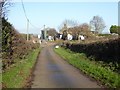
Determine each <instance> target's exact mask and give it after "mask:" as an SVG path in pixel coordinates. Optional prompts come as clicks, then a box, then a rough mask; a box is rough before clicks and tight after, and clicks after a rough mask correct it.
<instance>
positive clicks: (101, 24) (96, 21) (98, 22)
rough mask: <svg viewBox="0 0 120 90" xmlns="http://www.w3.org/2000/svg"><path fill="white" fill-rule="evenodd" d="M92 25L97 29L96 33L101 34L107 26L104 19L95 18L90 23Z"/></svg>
mask: <svg viewBox="0 0 120 90" xmlns="http://www.w3.org/2000/svg"><path fill="white" fill-rule="evenodd" d="M90 25H91V26H92V27H93V28H94V29H95V31H96V32H98V33H101V32H102V31H103V30H104V28H105V27H106V26H105V23H104V20H103V19H102V17H99V16H94V17H93V19H92V20H91V21H90Z"/></svg>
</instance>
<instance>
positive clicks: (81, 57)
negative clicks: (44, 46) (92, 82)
mask: <svg viewBox="0 0 120 90" xmlns="http://www.w3.org/2000/svg"><path fill="white" fill-rule="evenodd" d="M54 51H55V52H56V53H57V54H58V55H60V56H61V57H62V58H63V59H64V60H66V61H67V62H69V63H70V64H72V65H73V66H75V67H77V68H78V69H80V70H81V71H82V72H84V73H86V74H89V75H90V76H91V77H93V78H95V79H96V80H99V81H101V82H102V83H104V84H105V85H106V86H109V87H111V88H118V87H119V85H120V75H119V74H117V73H115V72H113V71H111V70H110V69H106V68H104V67H101V66H100V65H96V64H95V61H94V62H93V61H90V60H89V59H88V58H87V56H86V55H85V54H84V53H75V52H72V51H70V50H68V49H64V48H61V47H60V48H58V49H54Z"/></svg>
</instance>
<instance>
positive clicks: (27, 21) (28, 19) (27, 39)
mask: <svg viewBox="0 0 120 90" xmlns="http://www.w3.org/2000/svg"><path fill="white" fill-rule="evenodd" d="M28 30H29V19H27V41H28V40H29V32H28Z"/></svg>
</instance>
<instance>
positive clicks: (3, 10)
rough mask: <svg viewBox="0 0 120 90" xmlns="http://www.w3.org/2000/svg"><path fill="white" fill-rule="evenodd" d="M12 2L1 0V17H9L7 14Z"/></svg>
mask: <svg viewBox="0 0 120 90" xmlns="http://www.w3.org/2000/svg"><path fill="white" fill-rule="evenodd" d="M11 5H12V3H10V1H9V0H0V16H1V18H2V17H4V18H7V14H8V11H9V10H8V8H9V6H11Z"/></svg>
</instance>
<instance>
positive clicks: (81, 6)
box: [8, 0, 118, 34]
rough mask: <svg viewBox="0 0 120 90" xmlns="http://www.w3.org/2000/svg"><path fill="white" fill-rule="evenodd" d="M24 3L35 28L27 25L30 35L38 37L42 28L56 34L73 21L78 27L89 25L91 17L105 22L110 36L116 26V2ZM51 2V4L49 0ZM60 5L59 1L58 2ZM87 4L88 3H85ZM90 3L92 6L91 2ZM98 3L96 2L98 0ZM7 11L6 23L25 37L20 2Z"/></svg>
mask: <svg viewBox="0 0 120 90" xmlns="http://www.w3.org/2000/svg"><path fill="white" fill-rule="evenodd" d="M23 1H24V7H25V10H26V14H27V17H28V18H29V20H30V22H31V23H32V24H33V25H34V26H32V25H29V32H30V33H34V34H39V32H40V30H41V29H42V27H43V25H46V27H51V28H55V29H56V30H58V27H59V25H60V24H61V23H62V22H63V21H64V20H65V19H70V20H76V21H78V22H79V24H82V23H88V24H89V22H90V20H91V19H92V18H93V16H96V15H98V16H100V17H102V18H103V19H104V21H105V24H106V28H105V30H104V32H109V28H110V26H111V25H118V2H117V0H109V2H108V0H106V2H105V0H104V2H103V1H100V2H95V1H94V0H84V2H82V1H81V2H79V0H74V2H73V0H66V2H55V0H54V2H48V0H45V1H44V2H43V1H41V0H40V1H39V2H38V0H35V1H32V2H31V1H30V0H28V1H27V2H26V1H25V0H23ZM51 1H53V0H51ZM58 1H59V0H58ZM88 1H89V2H88ZM90 1H91V2H90ZM98 1H99V0H98ZM13 3H14V4H13V6H12V7H10V8H9V10H10V11H9V13H8V21H9V22H10V23H11V24H13V26H14V27H15V28H16V29H17V30H18V31H19V32H20V33H26V28H27V21H26V18H25V14H24V12H23V8H22V3H21V0H17V2H13Z"/></svg>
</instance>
